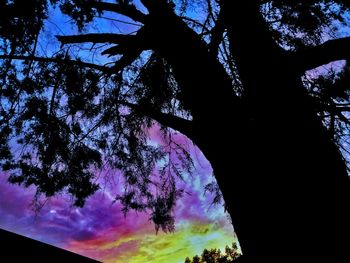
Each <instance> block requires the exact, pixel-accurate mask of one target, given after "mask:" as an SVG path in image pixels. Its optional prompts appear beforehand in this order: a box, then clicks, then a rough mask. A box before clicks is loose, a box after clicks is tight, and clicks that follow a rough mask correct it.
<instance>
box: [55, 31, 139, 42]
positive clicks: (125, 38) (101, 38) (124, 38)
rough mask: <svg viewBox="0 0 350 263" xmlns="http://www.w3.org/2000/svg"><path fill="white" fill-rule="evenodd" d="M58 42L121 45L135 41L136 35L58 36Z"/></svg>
mask: <svg viewBox="0 0 350 263" xmlns="http://www.w3.org/2000/svg"><path fill="white" fill-rule="evenodd" d="M56 38H57V39H58V41H60V42H61V44H62V45H65V44H74V43H86V42H92V43H115V44H120V43H124V42H129V41H132V40H135V38H136V36H135V35H123V34H110V33H101V34H85V35H72V36H56Z"/></svg>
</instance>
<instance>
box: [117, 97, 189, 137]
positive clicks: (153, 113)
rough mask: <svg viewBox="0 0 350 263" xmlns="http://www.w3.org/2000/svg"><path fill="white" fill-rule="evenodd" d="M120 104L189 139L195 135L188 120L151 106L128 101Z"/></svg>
mask: <svg viewBox="0 0 350 263" xmlns="http://www.w3.org/2000/svg"><path fill="white" fill-rule="evenodd" d="M118 103H120V104H121V105H124V106H127V107H129V108H131V109H133V110H135V111H136V112H137V113H139V114H142V115H144V116H146V117H149V118H151V119H153V120H155V121H157V122H158V123H159V124H161V125H164V126H168V127H170V128H172V129H174V130H177V131H179V132H181V133H182V134H184V135H186V136H187V137H190V136H191V135H192V134H193V124H192V121H190V120H186V119H183V118H181V117H178V116H175V115H172V114H168V113H163V112H161V111H159V110H155V109H153V108H152V107H151V106H149V105H138V104H133V103H130V102H126V101H118Z"/></svg>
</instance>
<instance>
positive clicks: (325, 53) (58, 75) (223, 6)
mask: <svg viewBox="0 0 350 263" xmlns="http://www.w3.org/2000/svg"><path fill="white" fill-rule="evenodd" d="M47 2H48V1H44V0H31V1H26V2H25V3H24V2H23V1H19V0H17V1H16V0H15V1H8V0H2V1H0V10H2V11H1V12H2V16H1V18H0V35H1V38H2V41H1V42H0V44H1V52H2V55H1V56H0V58H1V59H2V61H3V65H2V67H1V119H0V127H1V135H2V136H1V150H0V152H1V157H2V166H3V169H4V170H11V171H13V174H12V176H11V177H10V180H11V181H12V182H14V183H19V184H22V185H24V186H29V185H35V186H36V187H37V189H38V193H39V194H45V195H47V196H52V195H54V194H55V193H57V192H59V191H63V190H67V191H68V192H69V193H70V194H72V195H73V196H74V197H75V198H76V201H75V204H76V205H80V206H81V205H83V202H84V200H85V199H86V198H87V197H88V196H89V195H91V194H92V193H93V192H94V191H96V189H97V187H98V186H97V185H95V184H94V183H93V181H92V174H91V172H90V171H91V170H90V169H89V168H91V166H96V167H99V166H101V165H102V163H103V162H108V165H109V166H110V167H113V168H117V169H120V170H122V171H123V173H124V177H125V185H126V187H125V193H124V194H123V195H121V196H118V199H119V200H120V201H121V202H122V204H123V205H124V209H125V212H127V211H128V210H129V209H136V210H148V211H150V213H151V219H152V220H153V221H154V223H155V225H156V227H157V229H158V228H159V227H161V228H162V229H163V230H165V231H172V230H173V229H174V219H173V217H172V215H171V210H172V208H173V206H174V204H175V201H176V199H177V198H178V197H179V196H181V194H182V192H181V190H179V189H177V188H176V182H175V177H181V175H182V173H183V172H184V171H190V170H191V159H190V157H189V154H188V152H187V151H186V149H185V148H184V147H183V146H182V145H180V144H177V143H176V142H175V141H174V140H172V138H173V134H174V132H175V131H178V132H180V133H182V134H184V135H185V136H187V137H188V138H189V139H191V140H192V141H193V142H194V143H195V144H196V145H197V146H198V147H199V148H200V149H201V150H202V152H203V153H204V155H205V156H206V158H207V159H208V160H209V161H210V163H211V165H212V167H213V170H214V174H215V178H216V180H217V183H218V187H219V188H220V190H221V192H222V196H223V199H224V200H225V205H226V208H227V211H228V213H229V214H230V215H231V218H232V220H233V224H234V226H235V231H236V232H237V235H238V238H239V240H240V244H241V247H242V250H243V254H244V255H243V256H242V257H241V258H240V259H238V261H241V262H265V261H267V262H286V261H288V262H289V261H293V262H294V261H297V260H298V259H299V258H302V260H304V261H309V262H349V261H350V258H349V257H350V256H349V253H348V252H347V251H348V247H349V239H348V236H349V234H350V229H349V228H350V226H349V222H350V221H349V212H348V206H349V179H348V174H347V166H346V162H345V159H346V158H348V157H347V154H343V155H342V154H341V153H340V150H339V149H340V148H342V149H341V150H342V151H343V153H344V151H347V150H348V148H347V144H346V140H347V138H348V137H347V134H348V126H349V120H348V114H347V112H348V111H349V108H348V103H349V87H348V85H347V83H348V81H349V78H348V73H347V72H348V67H347V65H345V67H344V68H343V70H341V71H338V72H335V73H334V74H329V75H327V74H324V76H321V77H320V78H319V79H317V80H313V81H311V82H310V81H308V78H307V75H305V72H306V71H308V70H312V69H314V68H316V67H318V66H321V65H324V64H327V63H329V62H332V61H336V60H342V59H344V60H346V59H347V58H348V55H349V54H348V49H347V46H348V44H349V42H350V39H349V38H348V37H343V38H337V37H338V36H337V33H336V29H337V26H338V25H339V24H343V26H346V16H347V12H348V9H349V7H350V6H349V4H348V3H347V2H346V1H341V0H323V1H287V0H270V1H268V0H266V1H265V0H250V1H245V0H237V1H230V0H220V1H203V2H202V1H185V0H183V1H166V0H154V1H150V0H142V1H141V3H142V5H143V7H142V6H141V4H138V5H136V4H135V3H138V2H136V1H135V3H133V1H121V0H120V1H115V2H104V1H97V0H88V1H81V0H61V1H59V0H51V1H50V3H51V5H59V6H60V8H61V10H62V12H63V13H65V14H68V15H69V16H71V17H72V18H73V20H74V21H76V23H77V25H78V27H79V29H81V30H82V29H83V28H84V26H85V25H86V24H87V23H88V22H90V21H93V20H96V19H103V14H104V13H108V12H111V13H113V14H119V15H122V16H123V17H125V20H124V22H125V23H128V24H129V25H133V26H134V29H135V30H134V31H135V32H134V33H132V32H131V33H130V34H120V33H114V32H110V33H96V32H94V33H92V32H90V33H77V34H76V35H69V36H67V35H66V36H63V35H61V36H57V39H58V41H59V42H60V43H61V45H62V50H61V51H59V52H55V53H53V55H52V56H50V57H45V56H43V54H41V53H40V52H39V51H38V50H37V43H38V39H39V38H40V30H41V29H42V27H43V25H44V20H45V19H46V18H47V16H48V15H49V13H48V10H49V9H48V3H47ZM23 5H25V7H23ZM195 5H198V6H203V5H204V6H206V10H207V11H206V16H205V18H204V19H200V18H199V17H200V15H199V16H198V17H187V14H188V13H187V12H186V10H187V8H189V7H191V6H192V7H193V6H195ZM344 24H345V25H344ZM82 43H92V44H93V46H92V48H91V49H90V52H93V51H101V53H102V55H108V56H111V57H114V58H116V60H115V61H112V62H113V63H111V64H109V63H107V64H94V63H93V62H94V61H88V60H87V58H84V57H82V58H79V56H77V54H76V53H74V52H73V51H74V48H71V45H73V44H75V45H80V44H82ZM107 44H108V46H107V47H106V45H107ZM84 54H85V55H86V52H85V53H84ZM145 60H146V62H145ZM19 61H23V63H20V62H19ZM155 122H156V123H158V124H159V125H160V126H161V127H162V130H163V132H164V141H165V143H164V144H162V145H159V146H158V147H157V146H154V145H150V144H149V143H148V140H147V138H148V136H147V130H148V128H149V127H151V126H152V125H153V124H154V123H155ZM9 141H10V142H12V143H13V144H16V145H19V146H21V147H22V148H23V150H22V152H21V153H22V154H18V152H17V153H13V151H11V147H10V146H9ZM14 141H15V142H14ZM339 147H340V148H339ZM157 165H161V168H160V169H158V170H157V169H156V167H157ZM155 175H158V176H157V177H156V178H155V177H154V176H155ZM208 189H214V190H215V189H217V187H215V186H213V185H211V186H208ZM325 242H326V244H327V245H326V246H327V252H325V251H324V250H325V248H324V243H325ZM293 247H297V248H298V249H297V252H298V253H291V252H290V249H291V248H293Z"/></svg>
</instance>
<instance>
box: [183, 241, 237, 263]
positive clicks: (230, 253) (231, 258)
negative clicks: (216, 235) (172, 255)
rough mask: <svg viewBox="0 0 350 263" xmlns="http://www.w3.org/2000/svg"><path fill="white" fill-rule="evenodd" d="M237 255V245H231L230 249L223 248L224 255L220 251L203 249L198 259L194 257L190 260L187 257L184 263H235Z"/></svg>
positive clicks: (196, 256)
mask: <svg viewBox="0 0 350 263" xmlns="http://www.w3.org/2000/svg"><path fill="white" fill-rule="evenodd" d="M239 255H240V253H239V252H238V248H237V245H236V244H235V243H233V244H232V248H231V247H229V246H226V247H225V253H224V254H223V253H221V251H220V249H215V248H214V249H210V250H208V249H204V250H203V252H202V255H201V256H200V257H199V256H198V255H195V256H194V257H193V258H192V260H191V259H190V258H189V257H187V258H186V259H185V263H230V262H235V260H236V259H237V258H238V257H239Z"/></svg>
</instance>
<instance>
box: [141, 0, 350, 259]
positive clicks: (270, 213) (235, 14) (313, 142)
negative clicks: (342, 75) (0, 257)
mask: <svg viewBox="0 0 350 263" xmlns="http://www.w3.org/2000/svg"><path fill="white" fill-rule="evenodd" d="M224 3H225V5H224V6H223V8H226V9H227V10H228V11H227V12H226V21H225V22H226V26H227V28H228V34H229V38H230V41H231V43H232V45H231V49H232V55H233V56H234V59H235V63H236V65H237V67H238V70H239V73H240V78H241V80H242V82H243V85H244V88H245V90H246V94H245V97H244V98H243V100H240V99H237V98H236V97H234V96H233V92H232V87H231V83H230V80H229V79H228V77H227V74H226V73H225V71H224V69H223V68H222V67H221V66H220V65H219V63H218V62H217V61H216V59H215V58H213V57H211V55H210V54H209V53H208V52H207V47H206V46H205V44H204V43H203V42H202V41H201V40H200V38H199V37H198V36H197V35H196V34H195V33H194V32H193V31H191V30H190V29H189V28H187V27H186V26H185V24H184V23H183V22H182V21H181V20H180V19H179V18H178V17H176V16H175V15H174V14H172V13H171V12H169V13H166V12H165V11H164V12H161V13H157V14H155V15H154V16H153V17H150V20H149V21H148V22H147V26H149V28H148V30H150V32H149V34H150V35H151V36H152V37H151V40H150V41H151V43H150V46H152V47H153V49H154V50H156V51H157V52H159V53H160V54H161V55H162V56H164V58H166V59H167V60H168V61H169V63H171V65H172V67H173V69H174V73H175V75H176V79H177V80H178V82H179V84H180V86H181V90H182V92H183V94H182V95H183V98H184V104H185V107H186V108H187V109H188V110H189V111H190V112H191V113H192V115H193V124H194V129H193V132H192V133H191V135H190V136H189V137H190V138H191V139H192V140H193V141H194V142H195V143H196V144H197V145H198V146H199V148H200V149H201V150H202V151H203V153H204V154H205V156H206V157H207V159H208V160H209V162H210V163H211V165H212V167H213V169H214V173H215V176H216V179H217V181H218V184H219V186H220V189H221V191H222V194H223V197H224V200H225V202H226V206H227V209H228V212H229V213H230V215H231V218H232V220H233V225H234V227H235V231H236V232H237V235H238V238H239V241H240V244H241V246H242V249H243V253H244V256H243V257H242V258H241V259H240V261H241V262H256V263H261V262H276V263H277V262H278V263H281V262H293V263H295V262H297V261H298V260H299V259H301V260H302V261H305V262H350V258H349V253H348V249H349V239H348V237H349V236H350V231H349V222H350V218H349V215H348V209H349V207H348V204H349V180H348V177H347V173H346V169H345V165H344V163H343V160H342V158H341V155H340V154H339V152H338V150H337V148H336V147H335V145H334V144H333V143H332V141H331V139H330V136H329V135H328V134H327V131H326V129H325V128H323V126H322V124H321V121H320V120H319V118H318V117H317V115H316V113H315V112H314V110H313V108H312V105H311V103H310V101H309V98H308V96H307V94H306V92H305V90H304V89H303V87H302V84H301V82H300V74H299V72H298V71H297V70H296V68H295V67H294V65H293V63H292V62H291V60H289V57H288V55H287V54H286V52H284V51H283V50H282V49H280V48H279V47H278V46H276V45H275V44H274V41H273V40H272V39H271V36H269V32H268V30H266V29H265V28H264V27H263V23H261V22H262V21H261V20H260V19H261V18H260V16H259V15H258V11H259V10H258V9H257V3H259V1H258V0H251V1H246V0H244V1H240V0H239V1H238V0H237V1H232V0H228V1H225V2H224ZM242 14H243V15H244V16H242ZM164 27H166V28H167V30H166V31H164V32H163V33H162V34H159V32H161V30H162V28H164Z"/></svg>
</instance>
